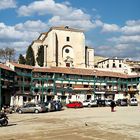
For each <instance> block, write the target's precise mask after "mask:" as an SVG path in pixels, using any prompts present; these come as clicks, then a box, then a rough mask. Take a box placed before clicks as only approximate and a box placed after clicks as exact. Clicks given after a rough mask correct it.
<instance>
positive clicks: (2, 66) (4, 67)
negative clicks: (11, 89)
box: [0, 64, 13, 71]
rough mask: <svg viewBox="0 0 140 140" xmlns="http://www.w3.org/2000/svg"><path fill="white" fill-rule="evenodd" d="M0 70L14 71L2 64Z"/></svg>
mask: <svg viewBox="0 0 140 140" xmlns="http://www.w3.org/2000/svg"><path fill="white" fill-rule="evenodd" d="M0 68H2V69H5V70H9V71H13V70H12V69H10V68H9V67H8V66H5V65H4V64H0Z"/></svg>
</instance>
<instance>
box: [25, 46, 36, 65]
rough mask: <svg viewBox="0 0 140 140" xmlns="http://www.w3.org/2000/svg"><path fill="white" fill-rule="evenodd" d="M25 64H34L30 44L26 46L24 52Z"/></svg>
mask: <svg viewBox="0 0 140 140" xmlns="http://www.w3.org/2000/svg"><path fill="white" fill-rule="evenodd" d="M26 64H27V65H31V66H34V65H35V58H34V51H33V49H32V47H31V46H29V47H28V49H27V52H26Z"/></svg>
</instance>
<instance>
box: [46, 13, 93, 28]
mask: <svg viewBox="0 0 140 140" xmlns="http://www.w3.org/2000/svg"><path fill="white" fill-rule="evenodd" d="M81 23H82V24H81ZM48 25H50V26H59V25H68V26H71V27H75V28H80V29H83V30H89V29H91V28H95V26H96V25H95V24H93V23H92V22H90V21H89V20H84V19H83V20H82V21H81V20H76V21H74V20H68V19H67V20H65V19H61V17H59V16H54V17H53V18H51V19H50V20H49V22H48Z"/></svg>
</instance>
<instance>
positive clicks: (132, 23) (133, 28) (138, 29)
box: [121, 20, 140, 35]
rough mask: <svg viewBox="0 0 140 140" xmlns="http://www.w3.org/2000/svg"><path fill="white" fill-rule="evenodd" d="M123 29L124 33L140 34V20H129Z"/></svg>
mask: <svg viewBox="0 0 140 140" xmlns="http://www.w3.org/2000/svg"><path fill="white" fill-rule="evenodd" d="M121 30H122V33H124V34H129V35H130V34H140V20H129V21H127V22H126V26H124V27H122V29H121Z"/></svg>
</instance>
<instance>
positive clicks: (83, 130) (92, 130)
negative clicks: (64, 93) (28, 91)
mask: <svg viewBox="0 0 140 140" xmlns="http://www.w3.org/2000/svg"><path fill="white" fill-rule="evenodd" d="M115 109H116V112H111V111H110V110H111V109H110V107H100V108H97V107H93V108H79V109H67V108H65V109H64V110H63V111H58V112H49V113H39V114H34V113H33V114H32V113H30V114H17V113H13V114H9V115H8V116H9V125H8V126H7V127H0V137H1V138H0V139H1V140H17V139H19V140H25V139H26V140H46V139H47V140H56V139H57V140H66V139H67V140H139V139H140V106H128V107H116V108H115Z"/></svg>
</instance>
